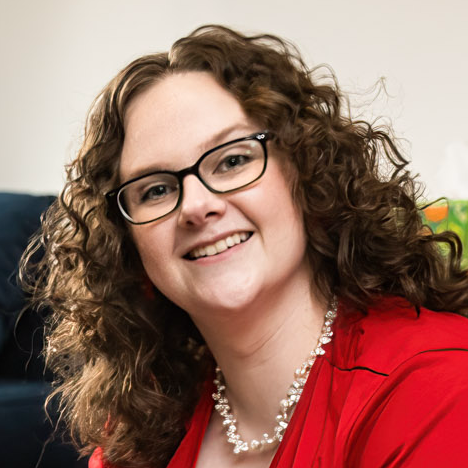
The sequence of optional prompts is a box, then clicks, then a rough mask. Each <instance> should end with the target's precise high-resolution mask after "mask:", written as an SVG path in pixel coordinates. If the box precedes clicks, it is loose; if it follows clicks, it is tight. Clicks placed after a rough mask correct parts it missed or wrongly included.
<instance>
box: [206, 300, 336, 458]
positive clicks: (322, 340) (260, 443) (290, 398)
mask: <svg viewBox="0 0 468 468" xmlns="http://www.w3.org/2000/svg"><path fill="white" fill-rule="evenodd" d="M335 317H336V300H335V299H334V300H333V301H332V308H331V309H330V310H329V311H328V312H327V313H326V315H325V321H324V324H323V327H322V333H321V335H320V337H319V339H318V342H317V347H316V348H315V349H314V350H313V351H311V353H310V355H309V356H308V357H307V359H306V360H305V361H304V363H303V364H302V365H301V367H299V368H298V369H296V371H295V372H294V378H295V380H294V381H293V383H292V384H291V386H290V387H289V390H288V392H287V395H286V398H284V399H283V400H281V401H280V412H279V414H278V415H277V416H276V418H275V420H276V423H277V425H276V426H275V427H274V429H273V433H274V434H273V435H272V436H270V435H269V434H267V433H265V434H263V436H262V438H261V439H260V440H257V439H252V440H251V441H250V442H245V441H244V440H242V439H241V436H240V435H239V434H238V433H237V420H236V419H235V418H234V415H233V414H232V413H231V412H230V411H231V407H230V406H229V401H228V399H227V397H226V394H225V390H226V386H225V384H224V377H223V374H222V372H221V369H220V368H219V367H217V368H216V378H215V379H214V380H213V383H214V384H215V385H216V393H213V395H212V396H213V400H214V401H215V405H214V407H215V409H216V411H217V412H218V413H219V414H220V415H221V417H222V418H223V427H224V429H225V431H226V436H227V441H228V443H230V444H232V445H234V448H233V453H234V454H236V455H238V454H239V453H246V452H248V451H249V450H254V451H255V450H266V449H268V448H270V447H273V446H275V445H276V444H277V443H280V442H281V441H282V440H283V434H284V432H285V431H286V429H287V427H288V423H289V420H290V418H291V415H292V412H293V411H294V408H295V406H296V404H297V402H298V401H299V399H300V397H301V394H302V390H303V389H304V386H305V384H306V382H307V377H308V376H309V373H310V369H311V368H312V366H313V365H314V362H315V360H316V358H317V356H322V355H323V354H325V351H324V350H323V349H322V345H323V344H327V343H329V342H330V341H331V337H332V336H333V332H332V331H331V326H332V324H333V321H334V319H335Z"/></svg>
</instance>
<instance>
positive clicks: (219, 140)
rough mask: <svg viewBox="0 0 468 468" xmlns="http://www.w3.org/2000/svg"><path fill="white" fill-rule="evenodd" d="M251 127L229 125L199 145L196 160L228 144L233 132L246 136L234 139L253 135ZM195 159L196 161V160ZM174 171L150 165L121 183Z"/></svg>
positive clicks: (157, 165) (129, 175)
mask: <svg viewBox="0 0 468 468" xmlns="http://www.w3.org/2000/svg"><path fill="white" fill-rule="evenodd" d="M252 128H253V127H252V125H251V124H250V125H249V124H239V123H236V124H234V125H230V126H228V127H226V128H224V129H222V130H221V131H219V132H217V133H215V134H214V135H213V136H212V137H210V138H209V139H208V140H206V141H204V142H203V143H201V144H200V145H199V146H198V147H197V149H196V150H195V151H194V153H196V152H198V153H199V155H198V158H200V157H201V156H202V155H203V154H205V153H206V152H207V151H209V150H210V149H212V148H215V147H216V146H219V145H221V144H223V143H228V142H229V141H230V140H228V137H229V136H230V135H231V134H232V133H234V132H239V133H240V132H243V131H245V132H246V134H245V135H244V134H243V133H242V134H239V136H238V137H235V138H233V139H236V138H242V137H243V136H248V135H251V134H252V133H255V130H252ZM198 158H197V160H198ZM173 170H174V169H170V168H168V167H163V166H161V165H159V164H151V165H149V166H146V167H144V168H141V169H137V170H134V171H132V172H131V173H130V174H128V176H127V177H125V180H122V182H121V183H126V182H128V181H130V180H133V179H137V178H139V177H143V176H145V175H149V174H152V173H153V172H165V171H173Z"/></svg>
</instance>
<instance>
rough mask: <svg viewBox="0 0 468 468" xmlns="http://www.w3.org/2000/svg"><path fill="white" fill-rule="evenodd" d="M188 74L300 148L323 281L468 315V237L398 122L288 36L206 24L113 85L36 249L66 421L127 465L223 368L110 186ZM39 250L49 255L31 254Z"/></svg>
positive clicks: (160, 462) (160, 453)
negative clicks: (132, 144)
mask: <svg viewBox="0 0 468 468" xmlns="http://www.w3.org/2000/svg"><path fill="white" fill-rule="evenodd" d="M183 71H208V72H210V73H211V74H212V75H213V76H214V77H215V78H216V80H217V82H218V83H219V84H220V85H221V86H222V87H224V88H225V89H226V90H228V91H229V92H230V93H232V94H233V95H234V96H235V97H236V99H237V100H238V101H239V102H240V103H241V105H242V106H243V109H244V110H245V112H246V114H247V115H248V116H249V117H251V118H252V119H253V120H254V121H256V122H258V123H259V125H261V126H263V128H265V129H268V130H269V131H271V132H272V133H273V134H274V135H275V140H274V142H273V144H275V145H277V147H279V148H280V149H282V150H284V151H283V153H285V154H288V155H289V156H290V159H291V161H292V163H293V164H294V166H295V167H296V168H297V176H296V177H295V180H294V184H293V188H292V190H293V195H294V197H295V200H296V201H297V203H298V204H299V206H300V207H301V209H302V212H303V216H304V223H305V229H306V232H307V237H308V247H307V255H308V258H309V261H310V264H311V265H313V268H312V270H313V274H314V278H313V279H314V283H315V286H317V287H318V288H320V290H321V291H322V292H323V294H324V296H325V297H326V298H328V299H331V298H332V296H333V295H337V296H338V297H340V298H341V300H343V301H347V302H349V303H351V304H353V306H354V307H357V308H359V309H361V310H363V311H365V310H366V308H367V307H368V306H369V305H370V304H371V303H372V302H373V301H375V300H376V299H377V298H378V297H381V296H383V295H397V296H402V297H405V298H406V299H407V300H408V301H409V302H410V303H411V304H413V305H414V306H416V307H420V306H426V307H428V308H431V309H433V310H437V311H439V310H450V311H453V312H456V313H460V314H467V313H468V276H467V272H466V271H463V270H462V268H461V266H460V259H461V243H460V240H459V239H458V237H457V236H456V235H455V234H453V233H451V232H446V233H443V234H437V235H435V234H433V233H432V232H430V231H429V230H428V229H425V228H424V226H423V225H422V221H421V218H420V215H419V211H418V207H417V201H418V197H419V190H418V186H417V184H416V183H415V181H414V178H413V177H412V176H411V174H410V173H409V171H408V170H407V169H406V166H407V164H408V162H407V160H406V159H405V158H404V157H403V156H402V154H401V152H400V151H399V149H398V147H397V145H396V144H395V143H394V139H393V138H392V137H391V132H390V130H389V129H386V128H383V127H375V126H374V125H372V124H369V123H367V122H365V121H362V120H359V121H355V120H353V119H352V117H351V116H350V114H349V112H348V110H347V109H348V107H347V101H346V97H345V96H343V94H342V93H341V91H340V88H339V87H338V84H337V82H336V80H335V78H334V75H333V73H332V72H331V71H330V70H329V69H328V68H317V69H313V70H310V69H308V68H307V66H306V65H305V64H304V62H303V61H302V59H301V58H300V55H299V53H298V52H297V50H296V49H295V48H294V47H293V46H292V45H291V44H289V43H287V42H286V41H284V40H282V39H280V38H278V37H275V36H271V35H258V36H250V37H249V36H244V35H242V34H240V33H237V32H235V31H232V30H230V29H228V28H225V27H221V26H204V27H202V28H199V29H197V30H195V31H194V32H193V33H192V34H190V35H189V36H187V37H185V38H183V39H180V40H179V41H177V42H176V43H175V44H174V45H173V47H172V49H171V50H170V52H169V53H158V54H153V55H147V56H144V57H141V58H139V59H137V60H135V61H134V62H132V63H131V64H130V65H128V66H127V67H126V68H125V69H124V70H122V71H121V72H120V73H119V74H118V75H117V76H116V77H115V78H114V79H113V80H112V81H111V82H110V83H109V84H108V85H107V86H106V87H105V88H104V90H103V91H102V92H101V94H100V95H99V96H98V98H97V99H96V101H95V102H94V105H93V106H92V108H91V111H90V113H89V116H88V120H87V124H86V129H85V136H84V142H83V145H82V148H81V150H80V151H79V153H78V156H77V157H76V159H75V160H74V161H73V162H72V163H71V165H70V166H69V168H68V182H67V183H66V186H65V189H64V191H63V193H62V194H61V196H60V197H59V199H58V200H57V202H56V203H55V204H54V205H53V206H52V208H51V209H50V210H49V211H48V213H47V215H46V216H45V218H44V220H43V227H42V232H41V234H39V235H38V236H37V237H36V238H35V240H34V241H33V243H32V244H31V246H30V248H29V250H28V251H27V253H26V254H25V257H24V259H23V275H24V276H25V281H26V283H28V284H29V289H30V291H31V292H32V293H33V300H34V301H35V303H36V304H39V305H41V306H45V307H50V308H51V309H52V311H53V313H52V314H51V315H50V319H49V323H48V334H47V343H46V344H47V346H46V351H45V352H46V356H47V362H48V365H49V366H50V367H51V368H52V369H53V370H54V371H55V373H56V375H57V381H56V388H55V393H54V395H56V396H57V395H58V396H59V401H60V408H61V410H62V415H63V419H64V420H65V421H66V423H67V424H68V426H69V429H70V431H71V434H72V436H73V438H74V440H75V441H76V442H77V444H79V445H80V446H81V447H83V448H82V450H83V453H89V451H90V450H92V448H93V447H95V446H97V445H99V446H101V447H102V448H103V450H104V458H105V459H106V460H108V461H109V462H111V463H112V464H116V465H119V466H122V467H124V466H125V467H143V466H148V465H151V466H155V467H162V466H165V465H166V464H167V462H168V460H169V459H170V457H171V455H172V454H173V453H174V451H175V449H176V447H177V445H178V443H179V442H180V440H181V438H182V437H183V435H184V430H185V429H184V428H185V423H186V421H187V420H188V418H189V417H190V415H191V413H192V411H193V408H194V405H195V403H196V401H197V398H198V397H199V394H200V392H201V387H202V385H203V382H204V380H205V379H206V378H207V375H208V373H209V372H211V368H212V357H211V355H210V353H209V352H208V351H206V350H205V349H204V347H203V346H204V340H203V338H202V337H201V336H200V334H199V333H198V331H197V329H196V328H195V326H194V325H193V323H192V321H191V320H190V318H189V317H188V315H187V314H186V313H185V312H184V311H183V310H181V309H179V308H178V307H177V306H175V305H174V304H172V303H171V302H170V301H169V300H168V299H166V298H165V297H163V296H162V294H160V293H159V292H158V291H156V290H154V289H153V290H152V289H151V285H150V284H149V280H148V278H147V276H146V274H145V272H144V269H143V267H142V264H141V261H140V259H139V256H138V252H137V251H136V249H135V246H134V245H133V242H132V239H131V237H130V235H129V230H128V227H127V225H126V223H125V221H124V220H123V218H122V217H121V216H119V214H118V213H116V211H115V210H114V209H113V207H112V206H109V205H108V202H107V200H106V197H105V196H104V194H105V193H106V192H108V191H109V190H111V189H113V188H114V187H116V186H117V185H118V184H119V183H120V181H119V171H118V166H119V156H120V151H121V149H122V145H123V141H124V138H125V132H124V121H125V113H126V109H127V108H128V105H129V103H130V102H131V101H132V100H133V99H134V98H135V96H137V95H138V94H140V93H142V92H143V91H145V90H146V89H148V88H149V87H150V86H152V85H153V84H154V83H155V82H157V81H158V80H161V79H163V78H164V77H165V76H167V75H168V74H172V73H179V72H183ZM441 245H442V246H448V248H445V249H441V247H440V246H441ZM39 248H43V249H44V252H45V253H44V256H43V258H42V260H41V261H40V262H39V263H38V264H36V265H31V263H32V261H31V257H32V255H33V254H34V252H35V251H36V250H37V249H39ZM28 261H29V264H28ZM28 269H29V270H28ZM31 269H32V270H33V273H31ZM28 272H29V276H28V277H27V278H26V274H28Z"/></svg>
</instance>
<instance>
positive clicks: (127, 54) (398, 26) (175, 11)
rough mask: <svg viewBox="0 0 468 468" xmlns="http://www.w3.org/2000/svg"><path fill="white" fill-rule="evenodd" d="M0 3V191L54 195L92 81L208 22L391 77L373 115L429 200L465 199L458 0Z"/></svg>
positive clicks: (466, 113)
mask: <svg viewBox="0 0 468 468" xmlns="http://www.w3.org/2000/svg"><path fill="white" fill-rule="evenodd" d="M0 6H1V9H0V58H1V73H0V103H1V104H0V105H1V108H0V119H1V120H0V190H14V191H23V190H24V191H30V192H36V193H41V192H42V193H44V192H58V191H59V190H60V188H61V186H62V184H63V165H64V164H65V163H66V162H67V161H69V160H70V158H71V157H72V156H73V154H74V152H75V151H76V148H77V146H78V144H79V140H80V137H81V134H82V126H83V122H84V117H85V114H86V110H87V108H88V106H89V104H90V103H91V100H92V99H93V97H94V96H95V95H96V93H97V92H98V91H99V90H100V88H101V87H102V86H103V85H104V84H105V83H106V82H107V81H108V80H109V79H110V78H111V77H112V76H113V75H114V74H115V73H116V72H117V71H118V70H119V69H120V68H121V67H123V66H124V65H125V64H126V63H127V62H128V61H129V60H131V59H133V58H135V57H137V56H138V55H141V54H143V53H147V52H151V51H159V50H165V49H167V48H168V47H169V46H170V44H171V43H172V42H173V41H174V40H175V39H177V38H178V37H180V36H182V35H185V34H187V33H188V32H190V31H191V30H192V29H193V28H195V27H196V26H199V25H201V24H204V23H210V22H215V23H223V24H227V25H230V26H233V27H236V28H239V29H241V30H244V31H251V32H254V31H255V32H263V31H267V32H272V33H275V34H279V35H283V36H285V37H287V38H290V39H291V40H293V41H294V42H296V44H298V45H299V47H300V49H301V50H302V51H303V53H304V54H305V56H306V59H307V61H308V62H309V63H310V64H311V65H314V64H318V63H322V62H326V63H329V64H330V65H331V66H332V67H333V68H334V69H335V71H336V74H337V75H338V78H339V80H340V82H341V83H342V85H343V86H344V87H345V88H346V89H348V90H354V91H362V90H365V89H368V88H370V87H371V86H372V85H373V84H374V83H375V82H376V81H377V80H378V79H379V78H380V77H382V76H385V77H387V90H388V93H389V95H390V96H389V97H381V98H380V99H378V100H377V101H376V103H375V107H374V111H373V113H374V115H386V116H389V117H390V118H391V119H392V121H393V123H394V126H395V129H396V132H397V134H398V135H399V136H401V137H403V138H405V139H407V140H408V141H409V143H410V144H409V145H408V146H407V147H406V148H407V151H408V153H409V154H410V156H411V158H412V159H413V169H414V170H415V171H416V172H419V173H421V176H422V177H421V178H422V179H423V180H424V181H426V182H427V185H428V189H429V191H428V197H435V196H438V195H449V196H452V197H465V198H468V91H467V82H468V63H467V62H468V59H467V51H468V28H467V27H466V21H467V18H468V2H466V1H465V0H445V1H443V2H442V1H439V0H393V1H381V0H335V1H333V0H329V1H326V2H325V1H323V0H321V1H315V0H309V1H305V0H291V1H289V2H286V1H284V0H282V1H273V0H268V1H266V0H250V1H249V0H236V1H223V0H216V1H215V0H198V1H177V0H175V1H169V0H167V1H154V0H153V1H145V0H127V1H124V0H0ZM463 164H465V165H464V167H463ZM463 179H465V180H467V183H466V184H463V183H462V182H461V181H462V180H463ZM465 186H466V187H465Z"/></svg>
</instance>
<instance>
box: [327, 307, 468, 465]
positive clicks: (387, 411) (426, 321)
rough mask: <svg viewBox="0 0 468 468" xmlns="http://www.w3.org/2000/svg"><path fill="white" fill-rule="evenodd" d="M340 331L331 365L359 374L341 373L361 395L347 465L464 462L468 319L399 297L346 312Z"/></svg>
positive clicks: (356, 404) (356, 402)
mask: <svg viewBox="0 0 468 468" xmlns="http://www.w3.org/2000/svg"><path fill="white" fill-rule="evenodd" d="M335 335H336V336H335V340H334V342H333V349H332V350H331V351H332V353H331V357H330V361H331V364H332V365H334V366H335V367H336V368H337V370H338V371H341V370H345V371H353V372H338V373H337V375H338V376H340V377H342V378H348V379H349V380H350V383H349V388H348V387H346V388H348V391H350V392H351V390H350V389H351V388H352V389H354V390H353V393H354V395H357V397H356V398H354V400H353V398H351V396H350V395H348V398H347V400H346V401H348V405H354V406H353V407H352V409H351V411H350V410H349V408H348V410H347V411H348V413H349V412H351V413H352V415H353V417H352V418H351V421H352V424H351V425H350V427H349V432H348V433H347V434H346V443H345V446H346V447H347V450H346V453H347V455H346V457H347V464H346V466H359V467H361V468H367V467H369V468H372V467H374V466H388V467H392V468H397V467H398V468H400V467H405V466H412V467H413V466H414V467H425V468H428V467H436V466H451V467H458V466H460V467H461V466H464V465H463V463H464V462H462V461H461V460H466V457H468V449H466V448H465V447H466V444H465V441H464V433H465V426H466V421H467V420H468V372H467V370H468V319H466V318H464V317H462V316H459V315H456V314H453V313H449V312H434V311H430V310H427V309H424V308H422V309H421V311H420V313H419V314H418V313H417V312H416V310H415V309H414V308H411V307H410V306H409V305H408V304H407V303H405V302H403V301H401V300H396V299H393V300H385V301H382V303H381V304H380V305H379V307H376V308H373V309H370V310H369V311H368V313H367V315H356V314H355V315H354V316H351V315H348V316H347V317H341V318H340V319H338V320H337V322H336V325H335ZM354 371H356V372H354ZM368 371H370V372H368ZM345 376H346V377H345ZM353 401H354V403H350V402H353ZM342 414H343V415H346V414H347V412H346V408H345V409H344V410H343V411H342Z"/></svg>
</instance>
